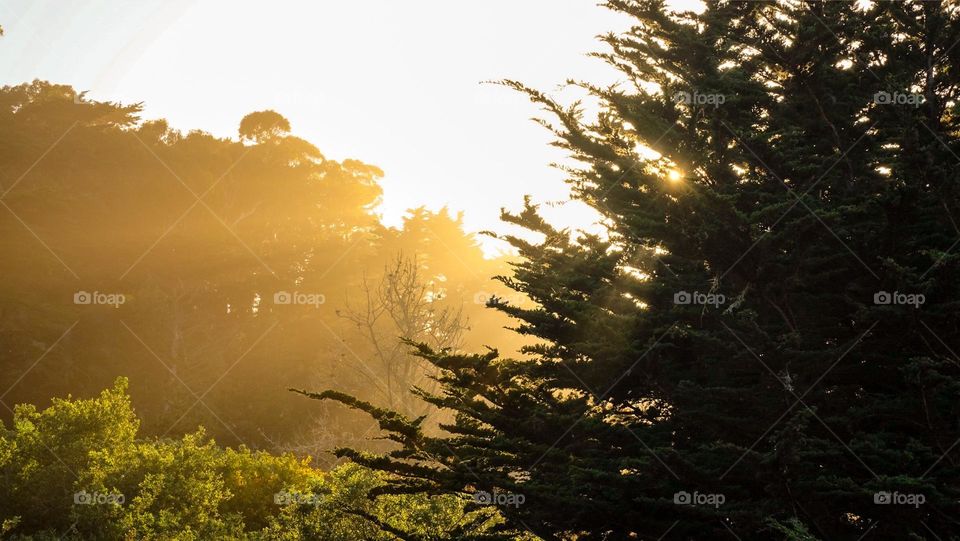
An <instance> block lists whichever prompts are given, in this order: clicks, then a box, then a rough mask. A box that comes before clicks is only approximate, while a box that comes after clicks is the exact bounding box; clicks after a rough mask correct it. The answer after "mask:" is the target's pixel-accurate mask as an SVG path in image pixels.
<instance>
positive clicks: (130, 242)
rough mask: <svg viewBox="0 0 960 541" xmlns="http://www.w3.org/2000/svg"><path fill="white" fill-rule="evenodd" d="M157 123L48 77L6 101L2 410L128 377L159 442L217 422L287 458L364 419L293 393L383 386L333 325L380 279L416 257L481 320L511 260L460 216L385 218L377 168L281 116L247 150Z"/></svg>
mask: <svg viewBox="0 0 960 541" xmlns="http://www.w3.org/2000/svg"><path fill="white" fill-rule="evenodd" d="M141 111H142V106H141V105H140V104H129V105H125V104H117V103H107V102H99V101H95V100H91V99H89V98H88V97H86V96H84V95H83V94H82V93H79V94H78V92H77V91H75V90H74V89H73V88H71V87H69V86H65V85H57V84H52V83H47V82H42V81H35V82H33V83H29V84H23V85H18V86H12V87H4V88H3V89H0V194H2V197H0V202H2V206H3V207H4V208H0V249H2V251H3V253H5V254H8V257H4V258H0V273H2V275H3V276H4V280H3V281H2V283H0V349H2V359H0V393H3V394H2V397H0V400H2V401H3V402H4V404H7V405H8V408H6V409H2V410H0V414H2V415H3V416H4V417H6V418H9V417H10V410H9V408H10V405H11V404H14V403H18V402H32V403H35V404H42V403H45V402H46V401H47V400H48V399H49V397H51V396H62V395H66V394H69V393H73V394H74V395H79V396H90V395H91V394H92V393H94V392H96V391H97V390H98V389H100V388H102V387H105V386H107V385H109V384H110V382H111V381H112V380H113V379H114V378H116V377H117V376H121V375H123V376H128V377H129V378H130V389H131V395H132V396H133V400H134V401H135V403H136V405H137V407H138V408H139V411H141V413H142V420H143V428H144V430H145V432H146V433H148V434H154V435H158V436H159V435H165V434H185V433H189V432H191V431H192V430H193V429H194V428H195V427H196V426H197V425H198V424H203V425H204V426H206V427H207V429H208V430H209V431H210V433H211V434H213V435H215V436H216V437H217V438H219V439H220V441H223V442H225V443H229V444H239V443H247V444H248V445H251V446H254V447H265V446H269V447H272V448H274V449H279V448H287V447H288V446H289V445H292V444H298V443H301V436H302V435H303V434H302V432H303V431H304V430H305V427H306V426H310V425H312V424H313V423H314V422H325V423H328V424H331V425H337V424H340V423H346V424H350V425H353V426H359V425H358V424H357V422H356V419H350V418H347V419H338V417H341V418H342V417H344V416H343V412H342V411H341V410H331V412H328V414H327V415H325V416H324V415H320V414H318V416H317V417H318V418H317V419H303V418H301V417H299V415H297V409H299V408H298V405H299V402H298V401H297V399H296V397H292V396H291V395H290V393H288V392H286V390H285V389H286V388H288V387H290V386H291V385H294V384H297V383H301V384H302V382H304V381H311V382H317V384H321V383H322V384H324V385H333V384H337V385H340V384H342V385H345V386H347V387H349V388H350V389H351V390H352V391H354V392H357V393H360V394H363V393H364V392H367V391H368V389H365V388H363V387H353V386H351V383H350V377H349V376H350V374H349V372H343V371H338V370H337V367H338V366H339V364H340V360H341V359H342V358H344V357H346V358H348V360H350V361H351V362H355V361H356V358H355V355H362V356H366V351H365V347H366V345H367V339H366V337H365V336H363V335H361V334H359V333H357V331H356V329H355V326H353V325H350V324H349V323H348V322H346V321H345V320H343V319H342V318H340V317H338V316H337V315H336V311H337V310H338V309H342V308H343V307H344V306H345V301H346V299H347V298H348V297H349V296H350V295H351V294H354V295H355V294H356V293H357V291H359V288H360V285H361V276H363V275H364V274H365V273H366V274H367V275H368V276H369V278H370V279H371V280H379V278H380V277H379V274H380V273H381V272H382V269H383V268H384V266H385V265H386V264H387V263H388V262H390V261H392V260H394V259H395V258H396V257H397V254H398V253H401V252H403V253H404V254H407V255H408V256H410V257H416V258H418V260H419V261H421V263H422V266H423V268H422V269H421V271H422V275H423V277H424V280H426V281H439V280H440V279H441V278H445V279H447V281H446V282H445V284H446V286H445V287H446V289H448V290H449V291H450V292H451V294H450V295H448V299H449V303H450V304H451V306H453V305H454V304H458V305H459V304H463V305H464V311H465V312H470V313H477V312H480V311H481V310H480V308H481V305H479V304H476V303H473V302H472V299H473V297H474V293H475V292H476V291H478V290H481V289H483V290H489V289H490V286H489V280H488V277H489V276H490V275H492V274H494V271H493V269H495V268H497V265H502V262H498V261H492V260H486V259H484V258H483V254H482V252H481V251H480V248H479V246H478V245H477V243H476V241H475V240H474V239H473V238H472V236H471V235H468V234H467V233H465V232H464V230H463V228H462V223H460V222H459V221H458V219H457V218H456V217H453V216H450V214H449V213H448V212H447V211H446V210H442V211H438V212H432V211H429V210H426V209H416V210H413V211H411V214H410V218H409V220H408V223H416V224H417V227H416V228H410V229H406V228H394V227H387V226H385V225H384V224H382V223H381V222H380V218H379V216H378V215H377V213H376V206H377V205H378V204H379V202H380V198H381V195H382V188H381V187H380V184H379V183H380V181H381V179H382V178H383V175H384V173H383V171H381V170H380V169H379V168H377V167H376V166H374V165H370V164H366V163H364V162H362V161H360V160H356V159H344V160H342V161H337V160H333V159H329V158H327V157H325V156H324V155H323V153H322V152H321V151H320V150H319V149H317V148H316V147H315V146H313V145H312V144H310V143H309V142H308V141H306V140H304V139H302V138H299V137H297V136H296V135H294V134H293V133H294V132H293V127H292V126H291V123H290V122H289V120H287V119H286V118H284V117H283V116H282V115H280V114H279V113H277V112H275V111H260V112H256V113H252V114H250V115H248V116H246V117H245V118H244V119H242V120H241V121H240V127H239V132H238V135H239V139H232V138H219V137H215V136H213V135H210V134H208V133H204V132H202V131H190V132H186V133H184V132H182V131H179V130H176V129H173V128H172V127H170V126H169V125H168V123H167V122H166V121H164V120H149V121H148V120H143V119H142V118H141ZM464 261H469V262H470V263H469V265H470V266H471V267H470V268H469V272H467V271H465V270H464V268H465V263H464ZM454 293H455V294H454ZM121 296H122V297H121ZM121 298H122V302H107V303H101V302H100V301H104V300H106V301H109V300H110V299H113V300H114V301H117V300H119V299H121ZM478 322H479V323H483V322H487V323H486V325H487V328H493V329H499V327H500V326H502V324H503V320H499V321H498V320H496V319H491V318H490V317H489V316H488V315H482V316H480V317H479V318H478ZM391 338H392V339H394V340H398V339H399V338H398V337H391ZM364 361H365V362H369V359H364ZM383 376H384V374H378V377H381V378H382V377H383ZM370 398H373V395H370ZM368 424H369V423H368ZM367 428H369V427H368V426H363V427H360V430H359V433H358V434H357V435H356V436H357V437H359V436H360V435H362V434H364V433H366V429H367ZM337 433H338V434H340V432H337ZM338 437H339V436H338ZM291 442H293V443H291ZM338 442H339V443H342V442H343V440H342V439H340V440H338V441H332V442H331V441H328V442H321V443H322V444H323V445H322V446H323V448H330V447H332V446H333V445H335V444H337V443H338ZM288 444H289V445H288ZM316 452H319V451H316Z"/></svg>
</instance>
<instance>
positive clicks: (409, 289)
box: [337, 254, 467, 415]
mask: <svg viewBox="0 0 960 541" xmlns="http://www.w3.org/2000/svg"><path fill="white" fill-rule="evenodd" d="M361 291H362V292H363V299H362V301H361V302H360V303H359V305H353V304H351V303H350V302H347V305H346V308H344V309H343V310H340V311H338V312H337V314H338V315H339V316H341V317H343V318H346V319H347V320H349V321H351V322H352V323H354V324H355V325H356V326H357V329H358V330H359V332H360V334H361V335H362V336H363V338H364V340H365V341H366V342H367V346H369V347H368V348H364V349H365V350H369V353H368V355H369V357H370V358H368V359H363V358H356V359H354V360H355V361H357V362H358V363H366V366H359V367H357V368H358V369H359V370H360V371H361V372H363V373H365V374H366V375H367V377H368V378H371V379H374V380H376V379H379V381H372V383H374V387H375V388H378V389H379V390H380V392H381V393H382V394H383V395H385V396H384V398H385V399H386V402H387V405H389V407H390V408H393V409H397V410H399V411H400V412H402V413H405V414H407V415H423V414H425V413H426V412H427V411H428V410H429V406H428V405H427V404H425V403H424V402H423V401H422V400H420V399H419V398H418V397H416V396H415V395H413V394H411V393H410V392H409V391H410V389H412V388H413V387H420V388H423V389H425V390H427V391H431V390H433V388H434V386H435V382H434V381H433V380H431V379H430V377H429V376H430V374H431V370H430V367H429V366H428V364H427V363H426V362H424V361H423V360H422V359H420V358H418V357H415V356H413V355H411V354H410V347H409V346H408V345H407V344H405V343H404V342H403V339H407V340H412V341H414V342H423V343H427V344H429V345H430V346H431V347H433V348H435V349H457V348H459V347H461V346H462V344H463V333H464V331H466V330H467V326H466V319H465V318H464V316H463V309H462V307H454V306H450V305H448V304H446V303H445V302H444V292H443V288H442V287H441V283H440V281H439V280H438V279H428V278H427V277H425V276H424V272H423V268H422V266H421V265H420V264H419V262H418V261H417V259H416V258H408V257H404V256H403V255H402V254H399V255H397V257H396V259H395V260H394V261H392V262H391V263H390V264H388V265H386V266H385V268H384V273H383V275H382V277H381V278H380V279H379V283H376V284H371V283H370V281H369V280H368V279H367V277H366V276H364V279H363V282H362V284H361ZM356 357H360V355H356Z"/></svg>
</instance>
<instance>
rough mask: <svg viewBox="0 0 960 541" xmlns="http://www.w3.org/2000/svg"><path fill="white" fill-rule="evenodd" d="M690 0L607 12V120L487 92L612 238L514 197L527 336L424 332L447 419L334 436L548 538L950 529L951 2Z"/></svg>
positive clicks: (432, 396)
mask: <svg viewBox="0 0 960 541" xmlns="http://www.w3.org/2000/svg"><path fill="white" fill-rule="evenodd" d="M705 4H706V5H705V10H704V11H703V12H702V13H699V14H698V13H693V12H680V13H677V12H671V11H670V10H667V9H666V8H665V4H664V2H663V1H661V0H611V1H609V2H607V3H606V5H607V7H609V8H611V9H613V10H616V11H618V12H621V13H623V14H626V15H628V16H630V17H632V20H633V24H632V26H631V27H630V29H629V30H628V31H626V32H624V33H622V34H610V35H606V36H604V37H603V41H604V43H605V44H606V47H607V49H606V50H605V51H604V52H601V53H598V54H597V55H596V56H597V57H598V58H600V59H602V60H604V61H606V62H608V63H609V64H611V65H613V66H614V67H616V68H617V69H618V70H619V71H620V75H621V77H622V79H623V83H622V84H619V85H615V86H613V87H600V86H596V85H593V84H590V83H589V82H578V81H571V82H570V83H571V84H572V85H575V86H577V87H579V88H581V89H583V91H584V92H585V93H586V94H587V96H588V98H589V100H591V102H592V103H596V104H598V105H599V113H598V114H596V115H593V114H589V113H588V110H589V109H588V108H587V107H586V102H584V103H579V102H578V103H574V104H573V105H569V106H568V105H564V104H562V103H559V102H557V101H555V100H554V99H553V98H551V97H550V95H548V94H546V93H543V92H540V91H538V90H536V89H531V88H528V87H526V86H524V85H523V84H521V83H519V82H513V81H505V82H504V84H506V85H508V86H511V87H513V88H516V89H517V90H519V91H521V92H524V93H526V94H527V95H528V96H529V97H530V99H531V100H533V101H534V102H535V103H537V104H539V105H541V106H542V107H543V109H544V111H545V116H544V118H543V119H542V120H541V123H542V124H543V125H544V126H545V127H546V128H547V129H549V130H551V131H552V132H553V134H554V135H555V136H556V141H555V143H554V144H555V145H557V146H558V147H560V148H562V149H565V150H566V151H567V152H569V154H570V156H571V157H572V158H573V159H574V160H575V161H576V163H577V164H578V165H574V166H571V167H569V168H568V169H567V170H568V172H569V179H570V180H569V181H570V184H571V187H572V189H573V192H574V194H575V197H577V198H578V199H580V200H582V201H584V202H586V203H588V204H589V205H591V206H592V207H593V208H594V209H596V210H597V211H598V212H599V213H600V214H601V215H602V216H603V217H604V223H605V224H606V226H607V230H606V234H605V235H591V234H585V233H580V234H578V235H576V238H575V239H572V240H571V238H570V234H569V232H568V231H566V230H558V229H556V228H554V227H553V226H551V225H550V224H549V223H547V222H546V221H545V220H544V219H543V218H541V217H540V215H539V214H538V211H537V208H536V207H535V206H533V205H529V204H528V205H527V207H526V208H525V209H524V210H523V211H522V212H520V213H517V214H505V215H504V219H505V220H507V221H508V222H512V223H515V224H519V225H522V226H523V227H525V228H527V229H528V230H530V231H533V232H536V233H539V234H540V238H541V239H542V240H541V241H529V240H524V239H521V238H519V237H511V236H508V237H506V240H508V241H509V242H510V243H511V244H513V245H514V246H515V247H516V248H517V249H518V250H519V252H520V254H521V256H522V258H521V261H520V262H518V263H516V264H515V265H514V268H513V272H512V273H511V274H509V275H506V276H504V277H502V278H501V280H502V281H503V283H504V284H506V285H508V286H509V287H511V288H512V289H514V290H516V291H518V292H522V293H523V294H525V295H527V296H529V298H530V299H532V300H533V301H534V303H535V306H533V307H524V306H515V305H512V304H510V303H504V302H499V301H495V302H493V306H494V307H495V308H497V309H499V310H500V311H502V312H504V313H506V314H508V315H510V316H511V317H513V318H514V319H515V320H516V321H517V325H516V328H517V331H518V332H519V333H521V334H523V335H527V336H530V337H533V338H535V339H536V340H537V341H538V343H537V344H536V345H533V346H530V347H527V348H526V349H525V350H524V351H525V354H526V355H524V356H522V357H520V358H515V357H513V356H510V355H507V356H502V355H501V354H500V353H499V352H498V351H496V350H493V351H490V352H488V353H484V354H478V355H466V354H462V353H450V352H442V351H436V350H433V349H432V348H429V347H427V346H426V345H420V346H419V352H420V355H421V356H422V357H423V358H424V359H425V360H428V361H429V362H430V363H432V364H433V365H434V366H435V367H437V369H438V370H439V376H438V379H439V383H440V388H439V389H438V390H437V391H435V392H429V393H426V392H423V393H421V394H422V395H423V396H424V397H425V398H426V399H427V400H428V401H430V402H432V403H433V404H435V405H437V406H438V407H440V408H443V409H446V410H450V411H452V412H453V413H454V415H455V419H454V420H453V421H452V422H450V423H448V424H446V425H444V428H445V429H446V430H447V431H448V434H446V435H443V436H435V435H431V434H428V433H426V432H424V431H423V430H422V424H421V422H420V421H419V420H414V419H410V418H405V417H402V416H397V415H395V414H393V413H390V412H388V411H385V410H381V409H379V408H377V407H375V406H374V405H372V404H366V403H362V402H357V401H356V400H353V399H351V398H350V397H348V396H346V395H344V394H341V393H338V392H335V391H327V392H323V393H317V394H312V395H311V396H313V397H314V398H322V399H333V400H338V401H341V402H344V403H346V404H348V405H350V406H352V407H354V408H357V409H360V410H364V411H366V412H367V413H369V414H371V415H372V416H374V417H375V418H376V419H377V420H378V421H379V423H380V426H381V427H382V428H384V429H387V430H389V431H390V433H391V434H392V436H391V437H392V438H393V440H394V441H395V442H396V443H397V444H398V448H397V449H396V450H394V451H392V452H389V453H386V454H381V455H369V454H365V453H361V452H358V451H356V450H352V449H349V448H345V449H340V450H339V451H338V453H339V454H340V455H341V456H345V457H351V458H353V459H354V460H356V461H358V462H360V463H362V464H366V465H369V466H371V467H375V468H379V469H382V470H385V471H388V472H392V473H394V474H397V475H398V477H396V478H393V479H392V480H391V484H390V487H391V488H390V490H393V491H398V492H405V491H427V492H430V493H450V494H463V493H467V494H474V495H478V494H479V495H488V494H494V495H497V494H499V495H500V497H499V499H496V501H498V502H500V501H510V500H509V496H511V495H513V496H515V497H514V499H513V501H516V499H517V498H516V496H521V495H522V496H523V500H524V501H523V504H522V505H500V506H499V509H500V510H501V511H502V512H503V513H504V515H505V516H506V518H507V523H506V524H505V525H504V528H507V529H513V530H514V531H523V530H529V531H532V532H533V533H535V534H537V535H539V536H541V537H543V538H549V539H560V538H564V539H567V538H576V539H605V540H612V539H635V538H640V539H708V538H709V539H715V538H716V539H723V538H734V537H735V538H738V539H743V540H747V539H850V540H857V539H911V538H912V539H931V538H937V539H948V538H955V537H956V536H958V535H960V525H958V522H957V520H956V511H957V505H958V504H957V501H958V496H960V494H958V489H960V486H958V483H957V480H958V478H960V477H958V473H960V472H958V465H960V447H958V444H957V442H958V441H960V425H958V424H957V419H958V417H957V404H958V403H960V401H958V398H960V379H958V378H960V371H958V367H960V363H958V361H960V359H958V358H957V355H956V353H955V347H954V346H953V344H956V343H958V338H960V336H958V329H960V325H958V324H960V321H958V319H957V318H958V317H960V312H958V311H957V310H956V303H957V299H958V290H957V280H956V277H957V276H958V270H960V269H958V264H960V256H958V253H957V251H956V250H955V247H956V245H957V242H958V241H957V239H958V238H960V228H958V226H957V220H958V219H960V212H958V202H960V199H958V197H957V196H958V189H960V179H958V176H957V171H958V169H957V162H958V158H957V153H958V152H960V141H958V126H957V116H956V99H957V92H958V89H960V87H958V83H960V80H958V74H957V71H956V69H955V66H957V65H958V64H960V48H958V47H955V45H956V43H957V41H958V39H960V12H958V10H957V5H956V3H955V2H940V1H931V2H926V1H918V0H905V1H902V2H857V3H852V2H826V1H823V2H821V1H799V2H787V1H756V2H753V1H751V2H733V1H719V0H718V1H707V2H705ZM477 497H478V499H481V500H482V499H483V498H487V496H483V498H480V497H479V496H477ZM484 501H486V500H484ZM930 536H933V537H930Z"/></svg>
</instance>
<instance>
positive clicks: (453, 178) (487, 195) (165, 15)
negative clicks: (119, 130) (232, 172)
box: [0, 0, 691, 249]
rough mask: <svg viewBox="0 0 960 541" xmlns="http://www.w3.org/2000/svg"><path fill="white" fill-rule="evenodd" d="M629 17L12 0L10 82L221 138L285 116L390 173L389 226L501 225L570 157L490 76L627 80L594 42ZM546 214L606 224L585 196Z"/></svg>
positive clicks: (3, 58)
mask: <svg viewBox="0 0 960 541" xmlns="http://www.w3.org/2000/svg"><path fill="white" fill-rule="evenodd" d="M690 2H691V0H676V3H678V4H689V3H690ZM628 25H629V20H627V19H625V18H624V17H622V16H620V15H617V14H614V13H611V12H609V11H607V10H606V9H604V8H601V7H598V6H596V1H591V0H559V1H558V0H487V1H485V2H451V1H449V0H418V1H412V2H397V1H396V0H337V1H332V0H323V1H299V2H294V1H287V0H271V1H270V2H255V1H247V0H242V1H238V0H138V1H136V2H130V1H124V0H87V1H73V2H69V3H67V2H63V1H62V0H3V2H0V26H2V27H3V28H4V32H5V36H4V37H3V38H0V84H2V85H8V84H11V85H12V84H19V83H22V82H26V81H30V80H33V79H45V80H49V81H51V82H57V83H65V84H71V85H73V86H74V87H75V88H77V89H79V90H88V91H89V94H88V97H89V98H91V99H96V100H109V101H121V102H125V103H130V102H138V101H143V102H144V103H145V105H146V114H145V117H146V118H159V117H163V118H166V119H168V120H169V121H170V122H171V124H172V125H173V126H174V127H176V128H179V129H184V130H186V129H193V128H199V129H203V130H205V131H208V132H211V133H213V134H215V135H218V136H235V135H236V130H237V126H238V124H239V122H240V119H241V118H242V117H243V116H244V115H245V114H247V113H249V112H251V111H256V110H262V109H274V110H276V111H277V112H279V113H281V114H283V115H284V116H286V117H287V118H288V119H289V120H290V122H291V124H292V126H293V132H294V133H295V134H296V135H299V136H301V137H303V138H305V139H307V140H309V141H311V142H313V143H314V144H316V145H317V146H318V147H319V148H320V150H321V151H323V152H324V154H325V155H326V156H327V157H329V158H333V159H337V160H342V159H344V158H357V159H360V160H363V161H366V162H368V163H372V164H374V165H377V166H379V167H381V168H382V169H383V170H384V171H385V172H386V178H385V180H384V182H383V187H384V190H385V196H384V202H383V205H382V207H381V209H380V212H382V213H383V216H384V220H385V221H386V222H387V223H389V224H398V223H399V222H400V217H401V216H402V215H403V213H404V211H405V209H407V208H410V207H414V206H419V205H426V206H427V207H428V208H431V209H437V208H440V207H442V206H444V205H448V206H449V207H450V208H451V209H454V210H465V211H466V212H465V222H466V225H467V228H468V229H470V230H480V229H499V230H503V229H504V228H503V227H502V226H500V225H499V220H498V215H499V209H500V207H502V206H506V207H508V208H514V209H515V208H518V207H519V206H520V205H521V203H522V198H523V195H524V194H532V195H533V196H534V200H535V201H538V202H545V201H557V200H562V199H565V198H566V195H567V187H566V185H565V184H564V183H563V178H564V177H563V174H562V173H561V172H559V171H557V170H555V169H552V168H550V167H548V164H549V163H550V162H553V161H558V160H561V159H563V155H562V153H560V151H558V150H557V149H553V148H552V147H549V146H548V145H547V143H548V142H549V141H550V139H551V138H550V135H549V134H548V133H547V132H546V130H544V129H543V128H541V127H540V126H538V125H536V124H534V123H533V122H530V120H529V118H530V117H532V116H534V115H536V114H538V111H537V109H536V107H535V106H534V105H533V104H531V103H530V102H529V101H528V100H527V99H525V98H524V97H523V96H520V95H518V94H516V93H514V92H513V91H510V90H508V89H505V88H503V87H499V86H495V85H483V84H480V82H481V81H486V80H492V79H502V78H512V79H518V80H521V81H523V82H525V83H527V84H528V85H530V86H533V87H536V88H538V89H541V90H545V91H550V92H556V91H558V85H559V84H560V83H563V81H565V80H566V79H567V78H575V79H584V80H589V81H591V82H594V83H610V82H614V81H616V80H618V79H619V78H618V76H617V74H616V73H615V72H614V71H613V70H612V69H611V68H609V67H608V66H606V65H605V64H604V63H603V62H601V61H599V60H596V59H591V58H588V57H587V56H586V53H588V52H591V51H596V50H602V47H601V44H599V43H598V42H597V41H596V40H595V36H596V35H598V34H601V33H605V32H608V31H619V30H623V29H625V28H627V26H628ZM545 214H547V216H548V217H549V218H551V219H554V220H558V221H561V222H563V223H569V224H586V223H589V222H591V221H592V215H591V214H590V213H589V212H587V210H586V209H585V208H583V207H581V206H577V205H567V206H565V207H564V208H562V209H547V210H546V211H545ZM486 247H487V248H488V249H492V247H493V245H492V244H491V245H489V246H486Z"/></svg>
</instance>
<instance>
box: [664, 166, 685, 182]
mask: <svg viewBox="0 0 960 541" xmlns="http://www.w3.org/2000/svg"><path fill="white" fill-rule="evenodd" d="M667 180H669V181H670V182H680V181H681V180H683V172H682V171H680V170H678V169H671V170H670V171H669V172H667Z"/></svg>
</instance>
